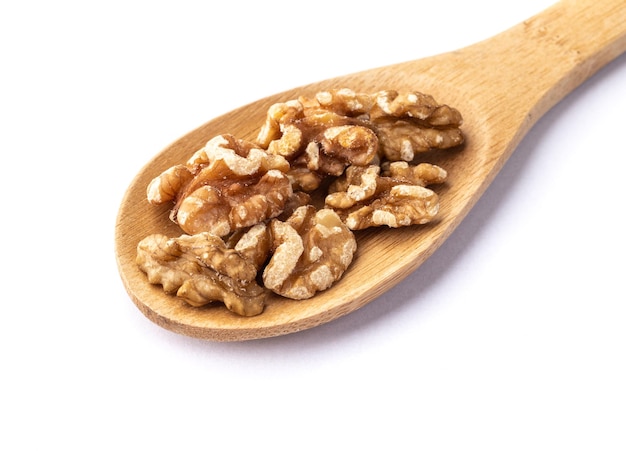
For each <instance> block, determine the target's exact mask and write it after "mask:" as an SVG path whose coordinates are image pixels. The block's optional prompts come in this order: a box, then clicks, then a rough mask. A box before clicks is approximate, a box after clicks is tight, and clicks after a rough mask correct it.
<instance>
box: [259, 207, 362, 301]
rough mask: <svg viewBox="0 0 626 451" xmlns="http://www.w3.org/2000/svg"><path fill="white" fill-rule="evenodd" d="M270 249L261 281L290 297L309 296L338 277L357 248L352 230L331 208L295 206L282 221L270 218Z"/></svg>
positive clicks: (348, 263)
mask: <svg viewBox="0 0 626 451" xmlns="http://www.w3.org/2000/svg"><path fill="white" fill-rule="evenodd" d="M270 230H271V233H272V239H273V246H272V248H273V253H272V257H271V258H270V260H269V262H268V264H267V266H266V267H265V270H264V272H263V283H264V285H265V286H266V287H267V288H269V289H270V290H272V291H274V292H275V293H277V294H279V295H281V296H285V297H287V298H291V299H308V298H310V297H312V296H313V295H314V294H315V293H316V292H318V291H322V290H325V289H327V288H329V287H330V286H331V285H332V284H333V283H334V282H336V281H337V280H339V279H340V278H341V276H342V275H343V273H344V271H345V270H346V269H347V268H348V266H349V265H350V263H351V262H352V259H353V256H354V253H355V252H356V246H357V245H356V240H355V238H354V235H353V233H352V232H351V231H350V230H349V229H348V228H347V227H346V226H345V225H344V223H343V222H342V221H341V219H340V218H339V216H337V214H336V213H335V212H334V211H332V210H330V209H322V210H319V211H318V210H316V209H315V208H314V207H313V206H311V205H309V206H304V207H300V208H298V209H297V210H296V211H295V212H294V214H293V215H292V216H291V217H290V218H289V219H288V220H287V221H285V222H282V221H279V220H276V219H274V220H272V221H271V223H270Z"/></svg>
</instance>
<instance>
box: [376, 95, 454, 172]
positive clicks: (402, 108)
mask: <svg viewBox="0 0 626 451" xmlns="http://www.w3.org/2000/svg"><path fill="white" fill-rule="evenodd" d="M370 121H371V123H372V126H373V127H374V130H375V131H376V134H377V135H378V138H379V140H380V153H381V154H382V156H383V157H384V158H386V159H387V160H391V161H412V160H413V159H414V158H415V155H416V154H417V153H419V152H426V151H428V150H432V149H448V148H452V147H456V146H458V145H460V144H462V143H463V141H464V137H463V133H462V132H461V129H460V126H461V124H462V123H463V118H462V116H461V113H459V111H457V110H456V109H454V108H451V107H449V106H448V105H440V104H438V103H437V102H436V101H435V99H434V98H433V97H432V96H429V95H426V94H422V93H419V92H409V93H398V92H397V91H392V90H389V91H380V92H378V93H376V95H375V106H374V107H373V108H372V110H371V113H370Z"/></svg>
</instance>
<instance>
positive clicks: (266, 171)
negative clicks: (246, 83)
mask: <svg viewBox="0 0 626 451" xmlns="http://www.w3.org/2000/svg"><path fill="white" fill-rule="evenodd" d="M288 169H289V163H288V162H287V161H286V160H285V159H284V158H283V157H281V156H278V155H270V154H268V153H267V152H265V151H264V150H262V149H260V148H258V147H257V146H255V145H254V144H253V143H251V142H249V141H245V140H240V139H236V138H235V137H233V136H232V135H220V136H216V137H215V138H213V139H211V140H210V141H209V142H208V143H207V144H206V146H204V147H203V148H202V149H200V150H198V151H196V152H195V153H194V155H193V156H192V157H191V158H190V159H189V160H188V161H187V163H186V164H184V165H177V166H174V167H172V168H170V169H168V170H166V171H164V172H163V173H162V174H161V175H159V176H158V177H156V178H154V179H153V180H152V182H151V183H150V185H149V186H148V190H147V194H148V202H150V203H151V204H154V205H159V204H162V203H165V202H168V201H174V206H173V208H172V211H171V213H170V218H171V219H172V220H173V221H174V222H176V223H177V224H178V225H179V226H180V228H181V229H182V230H183V231H184V232H186V233H188V234H197V233H201V232H211V233H212V234H214V235H217V236H227V235H228V234H230V233H231V232H233V231H235V230H237V229H241V228H244V227H250V226H253V225H255V224H257V223H259V222H261V221H264V220H266V219H270V218H273V217H276V216H278V215H279V214H280V213H282V211H283V210H284V208H285V205H286V203H287V202H288V200H289V198H290V197H291V196H292V194H293V189H292V187H291V183H290V181H289V179H288V178H287V176H286V175H285V173H286V172H287V170H288Z"/></svg>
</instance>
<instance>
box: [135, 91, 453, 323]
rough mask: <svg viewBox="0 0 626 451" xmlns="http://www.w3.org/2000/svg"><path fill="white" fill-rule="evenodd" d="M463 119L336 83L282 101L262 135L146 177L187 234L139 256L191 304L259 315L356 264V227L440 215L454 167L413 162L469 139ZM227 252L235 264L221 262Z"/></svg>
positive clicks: (414, 98) (422, 101)
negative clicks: (441, 196) (439, 187)
mask: <svg viewBox="0 0 626 451" xmlns="http://www.w3.org/2000/svg"><path fill="white" fill-rule="evenodd" d="M461 123H462V118H461V115H460V113H459V112H458V111H457V110H455V109H454V108H451V107H449V106H447V105H439V104H437V103H436V102H435V100H434V99H433V98H432V97H431V96H428V95H424V94H421V93H417V92H410V93H398V92H396V91H380V92H377V93H374V94H363V93H356V92H354V91H351V90H349V89H339V90H329V91H323V92H319V93H317V94H316V95H315V96H314V98H306V97H300V98H298V99H296V100H290V101H287V102H282V103H277V104H274V105H272V106H271V107H270V108H269V110H268V112H267V116H266V120H265V123H264V124H263V125H262V127H261V130H260V132H259V134H258V136H257V139H256V142H251V141H245V140H241V139H237V138H235V137H234V136H232V135H228V134H224V135H219V136H216V137H215V138H213V139H211V140H210V141H209V142H208V143H207V144H206V145H205V146H204V147H203V148H201V149H199V150H198V151H196V152H195V153H194V154H193V155H192V157H191V158H189V160H188V161H187V162H186V163H184V164H179V165H176V166H173V167H171V168H169V169H167V170H166V171H164V172H163V173H162V174H160V175H159V176H157V177H155V179H154V180H153V181H152V182H151V183H150V184H149V186H148V190H147V196H148V201H149V202H150V203H152V204H155V205H159V204H163V203H167V202H171V203H172V209H171V213H170V219H171V220H173V221H174V222H176V223H177V224H178V225H179V226H180V228H181V229H182V230H183V232H185V233H186V234H187V235H183V236H181V237H179V238H172V239H168V238H166V237H163V236H161V235H155V236H151V237H147V238H146V239H145V240H144V241H142V242H141V243H140V245H139V247H138V259H137V261H138V264H139V266H140V268H141V269H142V270H143V271H144V272H146V273H147V274H148V278H149V280H150V282H151V283H160V284H162V285H163V288H164V290H165V291H167V292H175V293H177V294H178V295H179V296H181V297H183V298H184V299H185V300H186V301H187V302H188V303H189V304H191V305H193V306H200V305H204V304H206V303H209V302H212V301H221V302H224V304H225V305H226V307H227V308H228V309H229V310H231V311H233V312H235V313H238V314H240V315H244V316H250V315H256V314H259V313H260V312H261V311H262V310H263V304H264V302H265V299H266V298H267V296H268V295H269V293H270V292H274V293H276V294H278V295H280V296H283V297H287V298H291V299H306V298H310V297H311V296H314V295H315V293H316V292H318V291H321V290H325V289H327V288H328V287H330V286H331V285H332V284H333V283H335V282H336V281H337V280H339V279H340V278H341V277H342V275H343V274H344V272H345V271H346V269H347V268H348V267H349V265H350V263H351V262H352V258H353V256H354V253H355V251H356V247H357V243H356V239H355V237H354V234H353V233H352V230H361V229H364V228H368V227H379V226H388V227H403V226H408V225H413V224H424V223H427V222H429V221H431V220H432V219H433V218H434V217H435V215H436V214H437V213H438V209H439V203H438V196H437V194H435V192H434V191H432V190H431V189H429V188H427V186H429V185H432V184H439V183H443V182H444V181H445V179H446V171H445V170H443V169H442V168H439V167H438V166H435V165H430V164H426V163H422V164H419V165H413V164H409V162H411V161H412V160H413V159H414V157H415V155H416V154H417V153H420V152H425V151H427V150H431V149H448V148H453V147H457V146H459V145H460V144H462V143H463V134H462V133H461V130H460V125H461ZM313 205H315V207H314V206H313ZM209 237H210V238H209ZM190 242H193V243H197V244H199V245H204V246H205V249H204V250H202V249H201V248H200V247H196V245H195V244H194V245H193V246H191V247H190V245H189V243H190ZM201 243H204V244H201ZM209 243H210V244H209ZM220 243H221V244H220ZM181 249H184V250H181ZM213 254H215V255H213ZM223 255H228V259H229V260H228V261H230V262H235V261H236V262H238V263H237V265H235V266H233V267H232V268H228V269H226V268H223V267H221V266H219V264H217V263H216V262H219V261H225V260H224V259H223V257H222V256H223ZM245 268H247V269H245ZM251 274H254V276H252V277H251ZM185 278H187V279H189V280H188V281H185V280H184V279H185ZM220 290H222V291H230V294H229V293H226V292H222V291H220ZM233 293H234V294H233Z"/></svg>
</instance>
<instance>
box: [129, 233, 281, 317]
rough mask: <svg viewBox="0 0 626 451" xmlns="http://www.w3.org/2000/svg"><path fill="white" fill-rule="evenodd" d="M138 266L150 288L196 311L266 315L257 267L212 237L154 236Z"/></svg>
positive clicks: (141, 248)
mask: <svg viewBox="0 0 626 451" xmlns="http://www.w3.org/2000/svg"><path fill="white" fill-rule="evenodd" d="M137 264H138V265H139V268H140V269H141V270H142V271H143V272H145V273H146V274H147V276H148V281H149V282H150V283H153V284H160V285H162V286H163V290H164V291H165V292H166V293H176V295H177V296H179V297H181V298H183V299H184V300H185V301H186V302H187V303H188V304H190V305H192V306H195V307H199V306H203V305H206V304H209V303H212V302H223V303H224V305H225V306H226V307H227V308H228V309H229V310H231V311H232V312H234V313H237V314H238V315H242V316H254V315H258V314H259V313H261V312H262V311H263V308H264V304H265V300H266V299H267V296H268V294H269V292H268V291H267V290H265V289H264V288H263V287H261V286H260V285H258V284H257V283H256V281H255V277H256V274H257V268H256V266H255V264H254V262H251V261H250V260H248V259H247V258H245V257H244V256H242V255H241V254H240V253H239V252H237V251H236V250H233V249H228V248H227V247H226V245H225V244H224V242H223V241H222V240H221V239H220V238H219V237H216V236H214V235H211V234H209V233H202V234H198V235H194V236H188V235H182V236H180V237H178V238H168V237H167V236H165V235H161V234H154V235H150V236H148V237H146V238H144V239H143V240H142V241H141V242H139V244H138V246H137Z"/></svg>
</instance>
